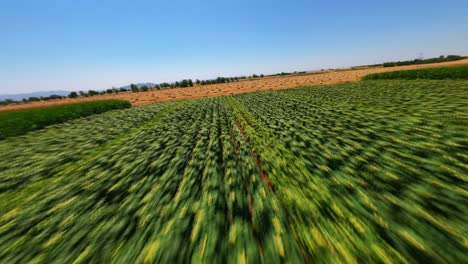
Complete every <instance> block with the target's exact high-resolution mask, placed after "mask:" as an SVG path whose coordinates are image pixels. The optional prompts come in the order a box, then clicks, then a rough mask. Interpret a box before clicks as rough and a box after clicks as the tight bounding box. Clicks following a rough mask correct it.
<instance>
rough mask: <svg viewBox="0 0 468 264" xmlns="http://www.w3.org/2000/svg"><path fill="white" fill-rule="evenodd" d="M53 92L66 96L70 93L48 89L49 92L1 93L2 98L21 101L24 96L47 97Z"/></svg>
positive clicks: (0, 98)
mask: <svg viewBox="0 0 468 264" xmlns="http://www.w3.org/2000/svg"><path fill="white" fill-rule="evenodd" d="M53 94H56V95H61V96H66V95H68V94H70V91H64V90H56V91H47V92H32V93H21V94H0V100H6V99H12V100H15V101H21V100H23V98H29V97H41V96H43V97H47V96H51V95H53Z"/></svg>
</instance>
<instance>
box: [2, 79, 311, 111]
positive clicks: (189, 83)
mask: <svg viewBox="0 0 468 264" xmlns="http://www.w3.org/2000/svg"><path fill="white" fill-rule="evenodd" d="M303 73H305V72H293V73H285V72H282V73H278V74H271V75H264V74H259V75H257V74H252V75H249V76H238V77H217V78H215V79H208V80H199V79H196V80H195V81H193V80H192V79H183V80H181V81H176V82H172V83H167V82H163V83H159V84H155V85H153V86H151V85H143V86H138V85H136V84H131V85H130V87H129V88H126V87H120V88H115V87H112V88H110V89H106V90H102V91H96V90H88V91H78V92H70V94H68V96H62V95H56V94H53V95H50V96H41V97H29V98H24V99H22V100H21V101H16V100H12V99H6V100H0V105H9V104H18V103H28V102H37V101H49V100H59V99H65V98H79V97H92V96H97V95H105V94H119V93H127V92H134V93H135V92H147V91H153V90H161V89H170V88H187V87H193V86H196V85H211V84H221V83H232V82H238V81H240V80H246V79H256V78H264V77H265V76H283V75H291V74H303Z"/></svg>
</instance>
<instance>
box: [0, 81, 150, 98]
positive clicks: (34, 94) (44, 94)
mask: <svg viewBox="0 0 468 264" xmlns="http://www.w3.org/2000/svg"><path fill="white" fill-rule="evenodd" d="M136 85H137V86H138V88H141V87H142V86H145V85H146V86H155V85H156V84H155V83H151V82H147V83H137V84H136ZM122 88H125V89H127V90H130V84H129V85H127V86H122ZM100 91H102V90H100ZM70 92H71V91H64V90H56V91H46V92H32V93H21V94H0V101H3V100H6V99H12V100H15V101H21V100H23V98H26V99H27V98H29V97H41V96H42V97H47V96H51V95H53V94H55V95H61V96H67V95H69V94H70ZM76 92H78V91H76Z"/></svg>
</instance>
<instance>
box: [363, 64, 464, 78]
mask: <svg viewBox="0 0 468 264" xmlns="http://www.w3.org/2000/svg"><path fill="white" fill-rule="evenodd" d="M395 79H399V80H415V79H431V80H444V79H450V80H453V79H465V80H466V79H468V66H458V67H444V68H428V69H417V70H404V71H392V72H383V73H373V74H369V75H366V76H364V77H363V80H395Z"/></svg>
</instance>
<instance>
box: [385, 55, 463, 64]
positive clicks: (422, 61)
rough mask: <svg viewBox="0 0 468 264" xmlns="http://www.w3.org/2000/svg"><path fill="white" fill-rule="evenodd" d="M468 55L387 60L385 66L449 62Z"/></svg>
mask: <svg viewBox="0 0 468 264" xmlns="http://www.w3.org/2000/svg"><path fill="white" fill-rule="evenodd" d="M466 58H467V57H463V56H458V55H448V56H443V55H442V56H439V57H438V58H430V59H422V58H419V59H414V60H409V61H395V62H385V63H383V64H382V65H383V67H395V66H406V65H415V64H427V63H439V62H448V61H457V60H463V59H466Z"/></svg>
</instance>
